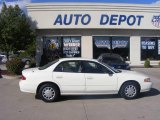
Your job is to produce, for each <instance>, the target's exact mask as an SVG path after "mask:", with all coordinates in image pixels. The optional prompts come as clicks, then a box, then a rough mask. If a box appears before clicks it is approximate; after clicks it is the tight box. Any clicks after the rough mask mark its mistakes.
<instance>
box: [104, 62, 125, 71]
mask: <svg viewBox="0 0 160 120" xmlns="http://www.w3.org/2000/svg"><path fill="white" fill-rule="evenodd" d="M101 63H102V64H103V65H105V66H106V67H107V68H109V69H110V70H112V71H113V72H115V73H120V72H122V71H121V70H118V69H115V68H113V67H111V66H109V65H108V64H106V63H104V62H101Z"/></svg>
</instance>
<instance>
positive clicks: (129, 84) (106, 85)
mask: <svg viewBox="0 0 160 120" xmlns="http://www.w3.org/2000/svg"><path fill="white" fill-rule="evenodd" d="M19 86H20V90H21V91H22V92H29V93H35V94H36V95H37V96H38V97H39V98H41V99H42V100H43V101H45V102H53V101H56V100H57V99H58V97H59V96H60V95H91V94H118V93H119V94H120V95H121V96H122V97H123V98H125V99H134V98H136V97H138V95H139V94H140V92H146V91H149V90H150V89H151V87H152V82H151V81H150V78H149V77H148V76H146V75H144V74H141V73H138V72H135V71H126V70H122V71H120V70H116V69H113V68H111V67H110V66H108V65H106V64H103V63H100V62H98V61H97V60H93V59H83V58H63V59H59V60H56V61H53V62H51V63H49V64H47V65H45V66H43V67H39V68H31V69H26V70H23V71H22V80H20V82H19Z"/></svg>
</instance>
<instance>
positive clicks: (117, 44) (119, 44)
mask: <svg viewBox="0 0 160 120" xmlns="http://www.w3.org/2000/svg"><path fill="white" fill-rule="evenodd" d="M128 43H129V41H128V40H112V49H114V48H126V47H128Z"/></svg>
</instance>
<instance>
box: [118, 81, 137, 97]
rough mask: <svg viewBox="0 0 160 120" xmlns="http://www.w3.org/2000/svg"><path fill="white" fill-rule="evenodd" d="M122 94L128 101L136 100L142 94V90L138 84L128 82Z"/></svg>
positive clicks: (122, 89) (123, 87)
mask: <svg viewBox="0 0 160 120" xmlns="http://www.w3.org/2000/svg"><path fill="white" fill-rule="evenodd" d="M120 93H121V96H122V97H123V98H125V99H127V100H130V99H135V98H137V97H138V95H139V93H140V88H139V85H138V84H137V83H136V82H127V83H125V84H124V85H123V86H122V88H121V91H120Z"/></svg>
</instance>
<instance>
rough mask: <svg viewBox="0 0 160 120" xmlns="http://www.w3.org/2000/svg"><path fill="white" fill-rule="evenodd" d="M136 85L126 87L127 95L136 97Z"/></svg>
mask: <svg viewBox="0 0 160 120" xmlns="http://www.w3.org/2000/svg"><path fill="white" fill-rule="evenodd" d="M136 92H137V91H136V87H135V86H133V85H128V86H127V87H126V88H125V95H126V96H127V97H134V96H135V95H136Z"/></svg>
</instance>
